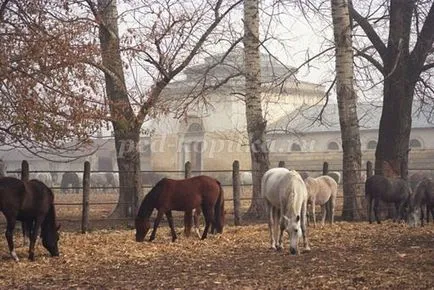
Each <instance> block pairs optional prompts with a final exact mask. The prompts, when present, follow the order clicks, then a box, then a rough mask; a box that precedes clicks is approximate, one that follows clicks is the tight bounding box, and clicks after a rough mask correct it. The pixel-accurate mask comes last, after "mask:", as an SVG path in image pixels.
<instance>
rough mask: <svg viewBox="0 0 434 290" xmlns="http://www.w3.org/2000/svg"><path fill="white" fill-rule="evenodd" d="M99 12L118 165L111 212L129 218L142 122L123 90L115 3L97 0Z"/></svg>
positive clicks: (137, 183)
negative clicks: (117, 186) (115, 190)
mask: <svg viewBox="0 0 434 290" xmlns="http://www.w3.org/2000/svg"><path fill="white" fill-rule="evenodd" d="M98 11H99V14H98V15H97V21H98V22H99V38H100V43H101V57H102V63H103V65H104V67H105V68H106V71H105V83H106V93H107V97H108V100H109V107H110V113H111V120H112V124H113V129H114V138H115V146H116V155H117V162H118V168H119V185H120V189H119V201H118V204H117V206H116V209H115V210H114V212H113V213H112V215H113V216H120V217H128V216H133V215H134V214H135V213H136V209H137V206H138V201H139V197H140V196H141V194H142V189H141V179H140V152H139V150H138V144H139V138H140V126H141V123H140V122H137V120H136V117H135V114H134V111H133V109H132V107H131V105H130V102H129V100H128V95H127V91H126V85H125V76H124V71H123V66H122V59H121V54H120V49H119V47H120V46H119V32H118V24H117V20H118V12H117V2H116V1H115V0H98ZM98 18H99V19H98Z"/></svg>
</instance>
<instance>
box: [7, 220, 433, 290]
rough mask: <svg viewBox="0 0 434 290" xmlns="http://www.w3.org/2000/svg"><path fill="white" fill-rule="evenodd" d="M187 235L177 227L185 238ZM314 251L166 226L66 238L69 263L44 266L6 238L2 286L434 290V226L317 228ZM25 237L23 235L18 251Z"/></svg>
mask: <svg viewBox="0 0 434 290" xmlns="http://www.w3.org/2000/svg"><path fill="white" fill-rule="evenodd" d="M181 230H182V229H180V228H179V229H178V231H179V232H181ZM309 235H310V241H311V248H312V251H310V252H304V251H302V252H301V254H299V255H297V256H292V255H290V254H289V253H288V247H287V237H286V236H285V241H286V243H285V246H286V248H285V249H284V251H281V252H275V251H272V250H270V249H269V243H268V228H267V226H266V225H265V224H261V225H254V226H242V227H233V226H230V227H226V228H225V232H224V234H223V235H218V236H210V237H209V239H207V240H205V241H201V240H199V239H198V238H197V237H191V238H185V237H184V236H182V235H180V237H179V239H178V240H177V241H176V242H175V243H171V242H170V236H169V231H168V228H167V226H162V227H160V228H159V230H158V233H157V239H156V240H155V241H154V242H152V243H149V242H144V243H136V242H135V241H134V231H133V230H124V231H96V232H92V233H89V234H86V235H81V234H78V233H62V236H61V243H60V247H61V256H60V257H59V258H50V257H48V255H47V252H46V251H45V250H44V249H43V248H42V245H41V244H38V246H37V257H36V261H35V262H29V261H28V260H27V258H26V257H27V249H26V248H24V247H19V248H18V250H17V252H18V255H19V257H20V258H21V260H20V262H18V263H16V262H14V261H13V260H12V259H11V258H10V257H9V254H8V252H7V247H6V241H5V239H4V238H3V239H1V241H0V287H1V288H36V289H38V288H41V289H42V288H43V289H45V288H54V289H59V288H68V287H71V288H127V289H128V288H142V289H158V288H159V289H173V288H186V289H198V288H200V289H210V288H213V289H215V288H217V289H240V288H242V289H249V288H255V289H256V288H261V289H264V288H271V289H276V288H292V289H295V288H297V289H302V288H306V289H319V288H321V289H364V288H366V289H368V288H369V289H372V288H377V289H385V288H392V289H398V288H399V289H421V288H434V225H433V224H429V225H428V226H425V227H423V228H409V227H407V226H406V225H404V224H394V223H391V222H385V223H383V224H381V225H377V224H375V225H374V224H373V225H369V224H368V223H366V222H362V223H346V222H338V223H336V224H335V225H334V226H332V227H330V226H329V225H327V226H325V227H323V228H321V227H318V228H309ZM21 243H22V240H21V239H20V238H17V244H21Z"/></svg>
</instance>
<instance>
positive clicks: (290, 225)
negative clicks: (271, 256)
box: [283, 215, 302, 254]
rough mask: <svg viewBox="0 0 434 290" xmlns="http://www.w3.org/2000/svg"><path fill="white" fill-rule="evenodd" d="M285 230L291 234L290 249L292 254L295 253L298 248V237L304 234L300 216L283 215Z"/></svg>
mask: <svg viewBox="0 0 434 290" xmlns="http://www.w3.org/2000/svg"><path fill="white" fill-rule="evenodd" d="M283 218H284V222H285V230H286V232H287V233H288V235H289V240H290V241H289V249H290V252H291V254H295V253H296V252H297V248H298V239H299V238H300V237H301V236H302V232H301V224H300V216H299V215H297V216H293V217H290V218H289V217H287V216H283Z"/></svg>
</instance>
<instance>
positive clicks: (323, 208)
mask: <svg viewBox="0 0 434 290" xmlns="http://www.w3.org/2000/svg"><path fill="white" fill-rule="evenodd" d="M321 213H322V218H321V225H322V226H324V223H325V219H326V215H327V202H326V203H325V204H323V205H321Z"/></svg>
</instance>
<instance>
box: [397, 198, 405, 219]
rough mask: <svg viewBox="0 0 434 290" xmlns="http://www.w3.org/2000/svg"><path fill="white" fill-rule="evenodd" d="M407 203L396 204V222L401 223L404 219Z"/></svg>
mask: <svg viewBox="0 0 434 290" xmlns="http://www.w3.org/2000/svg"><path fill="white" fill-rule="evenodd" d="M404 207H405V201H402V202H397V203H395V208H396V217H395V218H396V222H397V223H399V222H400V221H401V219H402V217H403V212H404Z"/></svg>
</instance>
